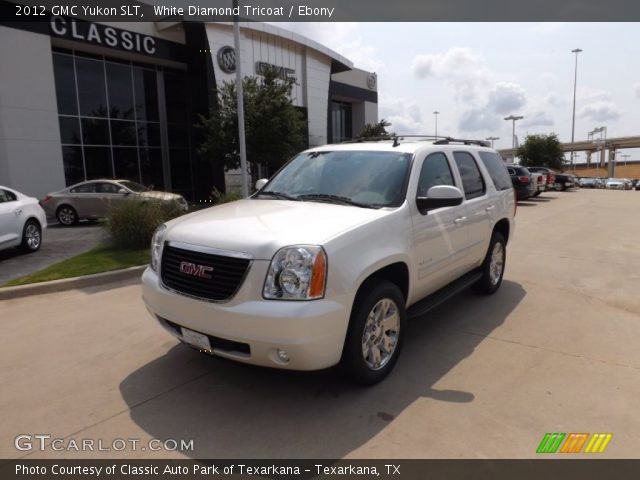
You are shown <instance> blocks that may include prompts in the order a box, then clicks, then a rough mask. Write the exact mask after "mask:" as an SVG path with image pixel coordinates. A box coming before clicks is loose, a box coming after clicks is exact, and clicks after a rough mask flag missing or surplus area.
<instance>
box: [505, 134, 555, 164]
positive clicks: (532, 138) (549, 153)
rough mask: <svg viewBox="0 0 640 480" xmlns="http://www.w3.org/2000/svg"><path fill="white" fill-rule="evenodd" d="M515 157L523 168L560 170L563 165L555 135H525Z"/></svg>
mask: <svg viewBox="0 0 640 480" xmlns="http://www.w3.org/2000/svg"><path fill="white" fill-rule="evenodd" d="M516 156H518V157H519V158H520V164H521V165H522V166H524V167H532V166H540V167H549V168H551V169H554V170H562V168H563V166H564V163H565V161H564V153H563V152H562V148H560V140H558V135H556V134H555V133H550V134H548V135H544V134H536V135H527V138H526V139H525V141H524V143H523V144H522V145H520V146H519V147H518V149H517V150H516Z"/></svg>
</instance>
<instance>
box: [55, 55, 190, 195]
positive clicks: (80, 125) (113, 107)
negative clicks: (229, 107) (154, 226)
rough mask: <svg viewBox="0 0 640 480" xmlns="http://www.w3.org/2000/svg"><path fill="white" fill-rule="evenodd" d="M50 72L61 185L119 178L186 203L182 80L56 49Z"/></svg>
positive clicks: (176, 74)
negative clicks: (179, 196) (177, 195)
mask: <svg viewBox="0 0 640 480" xmlns="http://www.w3.org/2000/svg"><path fill="white" fill-rule="evenodd" d="M53 66H54V74H55V82H56V96H57V101H58V119H59V125H60V136H61V139H62V156H63V162H64V171H65V179H66V183H67V185H72V184H74V183H77V182H80V181H84V180H91V179H96V178H123V179H127V180H133V181H135V182H139V183H142V184H143V185H146V186H149V187H152V188H154V189H158V190H163V189H164V190H167V189H171V190H172V191H174V192H177V193H181V194H182V195H184V196H185V197H187V198H190V199H193V173H192V160H191V149H190V138H189V108H188V107H189V106H188V101H187V96H186V94H185V92H186V74H185V73H184V72H182V71H178V70H170V69H166V68H162V67H156V66H153V65H143V64H138V63H133V62H126V61H122V60H117V59H112V58H109V57H103V56H97V55H89V54H84V53H81V52H78V51H70V50H61V49H54V51H53ZM163 91H164V94H163ZM165 173H168V174H169V175H170V177H169V178H165Z"/></svg>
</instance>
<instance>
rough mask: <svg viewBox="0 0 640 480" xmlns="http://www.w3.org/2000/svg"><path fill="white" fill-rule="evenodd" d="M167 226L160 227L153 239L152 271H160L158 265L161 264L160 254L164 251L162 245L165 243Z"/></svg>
mask: <svg viewBox="0 0 640 480" xmlns="http://www.w3.org/2000/svg"><path fill="white" fill-rule="evenodd" d="M166 229H167V226H166V225H164V224H162V225H160V226H159V227H158V228H157V229H156V231H155V232H154V234H153V238H152V239H151V270H153V271H154V272H157V271H158V264H159V263H160V252H161V251H162V243H163V242H164V233H165V230H166Z"/></svg>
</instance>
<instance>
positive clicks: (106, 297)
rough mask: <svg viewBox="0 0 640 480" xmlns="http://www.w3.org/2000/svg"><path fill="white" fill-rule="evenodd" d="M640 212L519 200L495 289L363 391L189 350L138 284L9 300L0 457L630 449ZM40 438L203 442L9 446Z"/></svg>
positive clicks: (597, 198) (417, 327)
mask: <svg viewBox="0 0 640 480" xmlns="http://www.w3.org/2000/svg"><path fill="white" fill-rule="evenodd" d="M639 206H640V194H638V193H637V192H626V191H603V190H584V191H575V192H563V193H559V192H558V193H556V192H553V193H544V194H543V195H542V196H541V197H540V198H538V199H535V200H532V201H527V202H522V203H521V204H520V206H519V207H518V212H517V217H516V221H517V231H516V235H515V237H514V238H513V239H512V242H511V243H510V245H509V247H508V260H507V270H506V275H505V282H504V284H503V286H502V288H501V290H500V291H499V292H498V293H497V294H495V295H494V296H491V297H480V296H477V295H475V294H473V293H472V292H465V293H463V294H462V295H460V296H458V297H456V298H454V299H452V300H450V301H448V302H447V303H445V304H443V305H441V306H440V307H439V308H438V309H437V310H435V311H433V312H432V313H430V314H429V315H428V317H426V318H422V319H419V320H417V321H413V322H412V323H411V324H410V332H409V333H408V337H407V343H406V345H405V350H404V351H403V355H402V356H401V358H400V360H399V362H398V364H397V366H396V369H395V370H394V372H393V373H392V375H391V376H390V377H389V378H388V379H387V380H386V381H384V382H383V383H381V384H379V385H377V386H375V387H372V388H368V389H363V388H357V387H354V386H351V385H349V384H346V383H345V382H343V381H341V380H340V379H339V378H338V377H336V375H335V373H334V372H333V371H325V372H318V373H311V374H309V373H295V372H282V371H273V370H268V369H261V368H256V367H250V366H245V365H240V364H235V363H232V362H228V361H225V360H222V359H218V358H212V357H206V356H203V355H200V354H198V353H197V352H195V351H192V350H190V349H188V348H185V347H183V346H180V345H178V343H177V342H176V341H174V340H173V339H171V338H170V337H169V336H168V335H167V334H166V333H165V332H164V331H163V330H162V329H161V328H160V327H159V326H157V325H156V324H155V323H154V322H153V321H152V320H151V318H150V317H149V315H148V314H147V312H146V310H145V308H144V306H143V304H142V301H141V299H140V288H139V286H138V285H125V284H122V285H116V286H111V288H109V289H107V288H105V287H101V288H91V289H84V290H76V291H68V292H61V293H57V294H48V295H42V296H34V297H30V298H23V299H16V300H9V301H4V302H3V305H2V307H1V309H0V318H1V320H0V321H1V322H2V327H3V335H2V336H1V337H0V352H1V353H0V384H1V385H3V386H4V387H5V388H3V394H2V395H1V396H0V414H1V415H2V417H3V421H2V427H0V429H1V431H2V442H1V443H0V457H2V458H16V457H23V456H26V458H46V457H54V458H61V457H74V458H82V457H100V456H104V457H107V458H113V457H128V458H137V457H144V458H160V457H193V458H323V457H324V458H341V457H351V458H533V457H536V453H535V450H536V448H537V446H538V444H539V443H540V441H541V439H542V437H543V436H544V434H545V433H546V432H610V433H613V439H612V440H611V443H610V444H609V446H608V448H607V450H606V452H605V453H603V454H601V455H599V456H600V457H602V458H634V457H635V458H637V457H638V455H639V453H638V452H640V416H639V415H638V408H637V405H638V398H640V349H639V348H638V339H639V338H640V295H639V294H638V288H639V287H640V249H639V248H638V240H639V238H640V220H639V219H638V216H637V212H638V208H639ZM7 387H9V388H7ZM35 433H43V434H50V435H51V436H52V437H54V438H65V439H67V440H68V439H72V438H73V439H96V441H97V439H103V440H104V441H105V443H106V444H109V445H111V442H112V440H113V439H117V438H134V439H139V440H140V442H141V444H143V445H144V442H146V441H148V440H149V439H150V438H158V439H178V440H180V439H186V440H193V445H194V447H195V448H194V450H193V451H188V452H183V453H178V452H151V451H149V450H146V451H141V450H138V451H132V449H126V450H124V451H122V452H114V451H109V452H97V451H93V452H85V453H77V452H75V451H73V450H72V451H60V452H54V451H50V450H48V451H45V452H39V451H31V452H20V451H17V450H16V449H15V448H14V438H15V437H16V436H17V435H19V434H35Z"/></svg>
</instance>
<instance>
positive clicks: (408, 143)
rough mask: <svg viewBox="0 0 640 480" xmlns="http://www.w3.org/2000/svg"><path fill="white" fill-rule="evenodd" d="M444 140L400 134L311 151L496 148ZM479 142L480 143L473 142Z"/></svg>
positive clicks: (491, 150)
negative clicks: (406, 137)
mask: <svg viewBox="0 0 640 480" xmlns="http://www.w3.org/2000/svg"><path fill="white" fill-rule="evenodd" d="M443 140H446V139H442V140H433V139H425V140H418V139H415V138H410V139H403V137H402V136H399V137H398V139H397V143H396V141H395V140H393V139H389V140H373V141H362V142H360V141H354V142H348V143H334V144H330V145H323V146H321V147H314V148H310V149H309V150H307V151H309V152H329V151H338V150H341V151H344V150H354V151H358V150H368V151H386V152H403V153H416V152H418V151H421V150H425V149H429V150H432V149H436V148H437V149H438V150H464V149H474V150H483V151H487V152H495V150H494V149H492V148H490V147H487V146H484V145H481V144H479V143H480V141H475V140H454V141H448V142H446V143H444V142H443ZM472 142H478V143H472Z"/></svg>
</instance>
